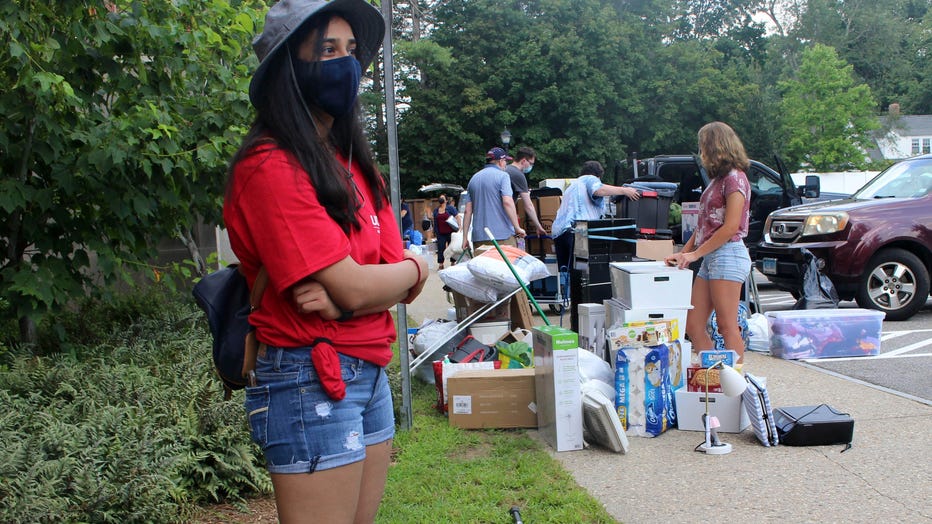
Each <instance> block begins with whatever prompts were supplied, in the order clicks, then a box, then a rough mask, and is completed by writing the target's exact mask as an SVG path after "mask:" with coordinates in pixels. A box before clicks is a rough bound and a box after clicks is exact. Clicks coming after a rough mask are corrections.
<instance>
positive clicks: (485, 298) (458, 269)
mask: <svg viewBox="0 0 932 524" xmlns="http://www.w3.org/2000/svg"><path fill="white" fill-rule="evenodd" d="M437 274H438V275H440V280H441V281H442V282H443V283H444V284H446V285H448V286H450V289H452V290H453V291H456V292H457V293H459V294H460V295H463V296H466V297H469V298H471V299H473V300H477V301H479V302H484V303H488V302H495V301H496V300H498V290H497V289H495V288H494V287H492V286H490V285H489V284H488V283H486V282H483V281H482V280H480V279H479V278H477V277H476V276H475V275H473V273H472V271H470V270H469V267H468V265H467V264H455V265H453V266H450V267H448V268H446V269H441V270H440V271H439V272H438V273H437Z"/></svg>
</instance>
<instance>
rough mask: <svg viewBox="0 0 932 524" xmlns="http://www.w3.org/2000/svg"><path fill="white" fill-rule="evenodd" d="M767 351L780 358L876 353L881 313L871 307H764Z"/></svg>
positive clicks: (878, 346)
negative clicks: (784, 309)
mask: <svg viewBox="0 0 932 524" xmlns="http://www.w3.org/2000/svg"><path fill="white" fill-rule="evenodd" d="M765 316H766V317H767V321H768V322H769V323H770V331H771V337H770V353H771V354H773V355H774V356H775V357H780V358H784V359H800V358H830V357H863V356H872V355H877V354H879V353H880V331H881V327H882V325H883V317H884V313H883V312H882V311H875V310H873V309H801V310H792V311H768V312H767V313H766V314H765Z"/></svg>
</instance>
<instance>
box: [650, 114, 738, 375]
mask: <svg viewBox="0 0 932 524" xmlns="http://www.w3.org/2000/svg"><path fill="white" fill-rule="evenodd" d="M699 157H700V159H701V160H702V165H703V167H705V168H706V171H707V172H708V173H709V178H710V179H711V181H710V182H709V187H707V188H705V191H703V192H702V196H701V197H700V198H699V224H698V226H697V227H696V231H695V233H693V235H692V236H691V237H689V241H687V242H686V245H684V246H683V249H682V251H680V252H679V253H675V254H673V255H670V256H668V257H666V258H665V259H664V261H665V262H666V263H667V264H669V265H671V266H678V267H680V268H685V267H688V266H689V265H690V264H692V263H693V262H695V261H697V260H699V259H702V264H701V265H700V267H699V272H698V273H697V274H696V278H695V280H694V281H693V289H692V306H693V308H692V309H690V310H689V312H688V313H687V314H686V334H687V335H689V340H690V342H692V346H693V351H694V352H699V351H702V350H706V349H714V347H713V346H714V343H713V342H712V337H710V336H709V333H708V331H706V325H707V324H708V322H709V318H710V317H711V316H712V311H715V320H716V323H717V324H718V332H719V334H720V335H721V336H722V338H723V339H724V341H725V349H732V350H734V351H735V352H736V353H737V354H738V362H742V361H743V360H744V339H742V338H741V330H740V328H739V327H738V304H739V303H740V301H741V286H742V284H744V281H745V280H746V279H747V278H748V276H749V275H750V274H751V257H750V256H749V255H748V250H747V247H745V245H744V241H743V239H744V237H746V236H747V234H748V220H749V213H748V209H749V206H750V202H751V185H750V184H749V183H748V177H747V175H746V173H747V170H748V168H749V166H750V161H749V160H748V156H747V153H745V151H744V144H742V143H741V139H740V138H738V135H737V134H736V133H735V132H734V130H733V129H732V128H731V127H729V126H728V125H727V124H724V123H722V122H712V123H710V124H706V125H704V126H703V127H702V129H700V130H699Z"/></svg>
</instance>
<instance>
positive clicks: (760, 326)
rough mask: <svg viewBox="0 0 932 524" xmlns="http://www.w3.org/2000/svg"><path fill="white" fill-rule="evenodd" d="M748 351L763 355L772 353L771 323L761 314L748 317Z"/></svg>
mask: <svg viewBox="0 0 932 524" xmlns="http://www.w3.org/2000/svg"><path fill="white" fill-rule="evenodd" d="M748 350H750V351H759V352H762V353H768V352H769V351H770V323H769V322H767V317H765V316H764V315H762V314H760V313H754V314H753V315H751V316H750V317H748Z"/></svg>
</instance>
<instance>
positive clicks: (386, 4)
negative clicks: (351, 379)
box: [382, 0, 414, 429]
mask: <svg viewBox="0 0 932 524" xmlns="http://www.w3.org/2000/svg"><path fill="white" fill-rule="evenodd" d="M382 18H384V19H385V20H384V21H385V24H386V30H385V38H384V39H383V40H382V63H383V67H382V71H383V72H384V73H385V80H384V82H382V86H383V87H384V89H385V119H386V123H385V131H386V133H387V134H388V170H389V171H388V173H389V177H388V180H389V187H390V188H391V199H392V208H393V209H394V210H395V215H396V216H395V219H396V220H397V221H398V223H399V224H400V223H401V190H400V189H399V186H400V182H401V180H400V175H399V173H398V172H399V165H398V124H397V122H396V121H395V68H394V65H393V63H392V0H382ZM396 311H397V313H396V317H397V318H396V322H397V324H398V352H399V357H400V359H401V428H402V429H411V425H412V421H413V419H414V411H413V410H412V407H411V372H410V371H409V370H408V365H409V362H410V360H411V353H410V352H409V350H408V309H407V308H406V307H405V305H404V304H398V306H397V308H396Z"/></svg>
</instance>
